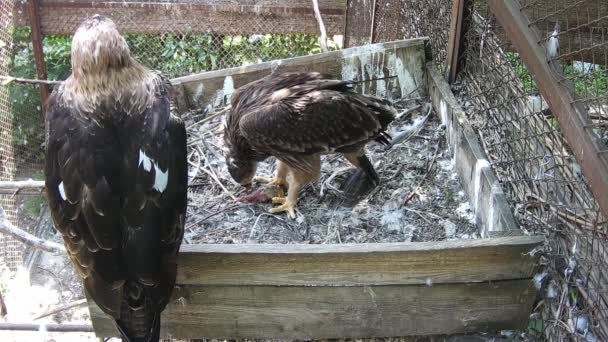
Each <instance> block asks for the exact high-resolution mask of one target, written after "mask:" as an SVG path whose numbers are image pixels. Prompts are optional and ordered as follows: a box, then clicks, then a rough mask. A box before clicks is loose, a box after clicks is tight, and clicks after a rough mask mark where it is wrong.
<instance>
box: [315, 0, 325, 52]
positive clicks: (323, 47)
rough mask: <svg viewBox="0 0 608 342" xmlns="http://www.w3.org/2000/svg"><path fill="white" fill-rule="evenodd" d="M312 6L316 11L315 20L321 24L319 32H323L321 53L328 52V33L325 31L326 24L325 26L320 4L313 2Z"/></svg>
mask: <svg viewBox="0 0 608 342" xmlns="http://www.w3.org/2000/svg"><path fill="white" fill-rule="evenodd" d="M312 5H313V8H314V10H315V18H316V19H317V23H318V24H319V30H320V31H321V51H323V52H327V51H329V49H328V48H327V31H325V24H323V18H321V11H320V10H319V2H318V1H317V0H312Z"/></svg>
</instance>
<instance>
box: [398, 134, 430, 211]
mask: <svg viewBox="0 0 608 342" xmlns="http://www.w3.org/2000/svg"><path fill="white" fill-rule="evenodd" d="M437 151H439V144H437V145H435V152H434V153H433V159H431V162H430V163H429V166H428V167H427V168H426V173H425V174H424V176H423V177H422V179H421V180H420V182H418V185H417V186H416V187H415V188H414V190H412V191H411V192H410V193H409V195H407V197H405V199H404V200H403V206H406V205H407V203H408V202H409V201H410V200H411V199H412V198H413V197H414V195H415V194H416V193H417V192H418V190H419V189H420V187H421V186H422V184H424V182H425V181H426V179H427V178H429V174H430V173H431V169H432V168H433V165H434V164H435V160H436V159H437Z"/></svg>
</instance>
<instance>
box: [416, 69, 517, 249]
mask: <svg viewBox="0 0 608 342" xmlns="http://www.w3.org/2000/svg"><path fill="white" fill-rule="evenodd" d="M427 75H428V85H429V93H430V97H431V101H432V103H433V107H434V108H435V111H436V112H437V113H438V114H439V115H440V117H441V121H442V123H443V124H444V125H446V127H447V130H448V139H449V144H448V145H449V146H450V147H451V149H452V153H453V158H454V165H455V169H456V172H457V173H458V176H459V179H460V182H461V184H462V185H463V188H464V190H465V191H466V193H467V195H468V196H469V203H470V204H471V207H472V209H473V211H474V213H475V218H476V221H477V225H478V227H480V235H481V236H482V237H495V236H502V235H520V234H522V232H521V230H520V229H519V227H518V226H517V224H516V223H515V219H514V218H513V214H512V212H511V209H510V208H509V205H508V204H507V200H506V197H505V194H504V193H503V191H502V186H501V184H500V182H499V181H498V179H497V178H496V176H495V175H494V172H493V171H492V168H491V167H490V163H489V159H488V157H487V155H486V153H485V152H484V150H483V148H482V146H481V143H480V142H479V139H478V137H477V134H476V133H475V132H474V131H473V128H472V127H471V124H470V123H469V121H468V119H467V118H466V115H465V113H464V111H463V109H462V107H460V105H459V104H458V102H457V100H456V98H455V97H454V95H453V94H452V91H451V90H450V87H449V85H448V84H447V83H446V82H445V80H444V78H443V76H442V75H441V73H440V72H439V71H438V70H437V68H436V67H435V66H434V65H432V64H430V63H429V65H428V72H427Z"/></svg>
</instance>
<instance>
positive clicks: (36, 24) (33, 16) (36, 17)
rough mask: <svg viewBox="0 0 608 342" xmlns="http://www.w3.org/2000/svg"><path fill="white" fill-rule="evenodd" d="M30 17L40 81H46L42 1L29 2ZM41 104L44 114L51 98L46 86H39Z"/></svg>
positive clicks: (31, 0)
mask: <svg viewBox="0 0 608 342" xmlns="http://www.w3.org/2000/svg"><path fill="white" fill-rule="evenodd" d="M27 10H28V16H29V23H30V28H31V29H32V45H33V49H34V60H35V62H36V70H37V72H38V79H41V80H46V66H45V64H44V51H43V50H42V29H41V25H40V1H39V0H29V2H28V6H27ZM38 87H39V89H40V100H41V101H40V102H41V103H42V108H43V110H42V114H43V115H44V112H45V110H46V101H47V99H48V98H49V88H48V85H46V84H39V85H38Z"/></svg>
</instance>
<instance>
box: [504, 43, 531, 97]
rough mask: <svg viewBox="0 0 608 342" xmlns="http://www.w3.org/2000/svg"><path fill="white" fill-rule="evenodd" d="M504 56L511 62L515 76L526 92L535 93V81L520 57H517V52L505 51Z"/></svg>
mask: <svg viewBox="0 0 608 342" xmlns="http://www.w3.org/2000/svg"><path fill="white" fill-rule="evenodd" d="M506 56H507V60H508V61H509V62H510V63H511V66H512V67H513V69H514V70H515V73H516V74H517V77H518V78H519V79H520V80H521V82H522V83H523V86H524V91H525V92H526V94H533V93H537V92H538V87H537V86H536V82H535V81H534V78H533V77H532V75H531V74H530V72H529V71H528V68H527V67H526V65H525V64H524V63H523V62H522V60H521V58H519V54H517V53H515V52H507V53H506Z"/></svg>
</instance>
